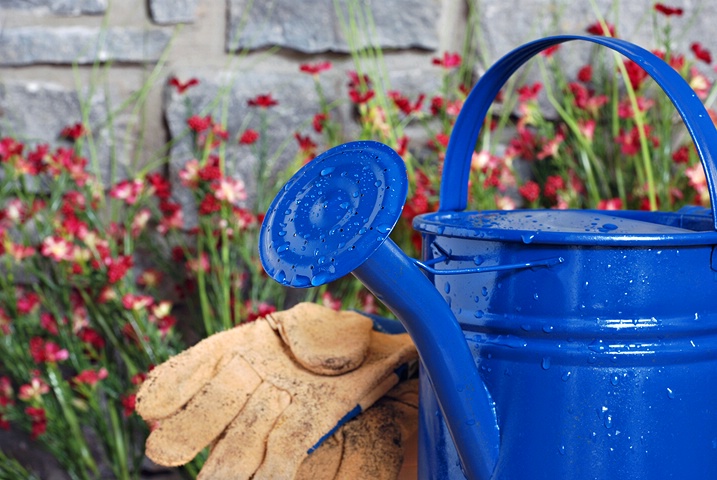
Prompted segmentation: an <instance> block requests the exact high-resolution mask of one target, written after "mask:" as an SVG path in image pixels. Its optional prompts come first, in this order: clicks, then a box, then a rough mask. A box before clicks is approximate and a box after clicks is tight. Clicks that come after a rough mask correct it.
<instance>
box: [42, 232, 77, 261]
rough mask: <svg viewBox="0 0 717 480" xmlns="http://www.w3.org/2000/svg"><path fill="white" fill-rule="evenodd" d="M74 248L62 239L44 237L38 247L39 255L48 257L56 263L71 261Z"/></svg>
mask: <svg viewBox="0 0 717 480" xmlns="http://www.w3.org/2000/svg"><path fill="white" fill-rule="evenodd" d="M74 250H75V246H74V245H73V244H72V243H70V242H68V241H67V240H65V239H64V238H62V237H58V236H54V235H53V236H51V237H46V238H45V239H44V240H43V241H42V245H41V246H40V253H42V255H44V256H45V257H50V258H51V259H53V260H54V261H56V262H62V261H69V260H72V259H73V255H74Z"/></svg>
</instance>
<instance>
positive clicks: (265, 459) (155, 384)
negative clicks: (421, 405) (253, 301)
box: [136, 303, 417, 480]
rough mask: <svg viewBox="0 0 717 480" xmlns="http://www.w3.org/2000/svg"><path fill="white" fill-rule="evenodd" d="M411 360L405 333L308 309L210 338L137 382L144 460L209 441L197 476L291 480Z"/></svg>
mask: <svg viewBox="0 0 717 480" xmlns="http://www.w3.org/2000/svg"><path fill="white" fill-rule="evenodd" d="M416 357H417V355H416V351H415V348H414V346H413V344H412V342H411V340H410V338H409V337H408V335H405V334H402V335H386V334H382V333H378V332H375V331H373V330H372V322H371V320H370V319H368V318H366V317H364V316H362V315H359V314H357V313H353V312H335V311H333V310H331V309H328V308H325V307H321V306H318V305H315V304H310V303H304V304H300V305H297V306H296V307H294V308H292V309H290V310H286V311H284V312H278V313H274V314H272V315H270V316H269V317H267V318H266V319H260V320H257V321H255V322H252V323H249V324H245V325H242V326H240V327H237V328H234V329H232V330H229V331H226V332H222V333H219V334H216V335H213V336H211V337H209V338H207V339H205V340H203V341H202V342H200V343H198V344H197V345H195V346H194V347H192V348H190V349H188V350H186V351H185V352H182V353H181V354H179V355H177V356H175V357H173V358H171V359H170V360H168V361H167V362H165V363H163V364H162V365H160V366H159V367H157V368H155V369H154V370H152V372H150V374H149V376H148V378H147V380H146V381H145V382H144V384H143V385H142V387H141V389H140V391H139V393H138V395H137V405H136V408H137V412H138V413H139V414H140V415H141V416H142V418H144V419H145V420H147V421H150V422H155V423H156V424H157V426H156V428H155V429H154V430H153V431H152V433H151V434H150V436H149V438H148V439H147V445H146V452H147V456H149V457H150V458H151V459H152V460H154V461H155V462H157V463H159V464H161V465H168V466H174V465H181V464H184V463H186V462H188V461H190V460H191V459H192V458H194V456H195V455H196V454H197V453H198V452H199V451H200V450H202V449H203V448H204V447H205V446H207V445H209V444H213V445H212V451H211V453H210V456H209V458H208V460H207V462H206V463H205V465H204V468H203V469H202V472H201V474H200V477H202V478H209V479H223V478H227V479H229V478H231V479H241V478H254V479H257V480H258V479H262V478H266V479H278V478H281V479H292V478H295V477H296V476H297V472H298V470H299V468H300V466H301V464H302V462H303V461H304V459H305V458H306V457H307V454H308V452H309V451H310V450H313V448H314V447H316V446H317V443H318V442H319V441H320V440H321V439H322V437H324V436H325V435H327V434H328V433H329V432H331V431H332V430H333V429H334V428H335V427H336V426H337V425H338V424H340V421H341V420H342V419H345V418H347V417H348V415H347V414H349V412H353V413H354V414H355V413H358V412H359V411H361V410H365V409H366V408H368V406H370V405H371V404H372V403H374V402H375V401H376V399H378V398H380V397H381V396H382V395H383V394H384V393H386V392H387V391H388V390H389V389H390V388H391V387H393V386H394V385H395V384H396V382H397V379H398V377H397V376H396V375H395V374H394V370H395V369H396V368H397V367H399V366H401V365H403V364H405V363H407V362H409V361H412V360H414V359H416Z"/></svg>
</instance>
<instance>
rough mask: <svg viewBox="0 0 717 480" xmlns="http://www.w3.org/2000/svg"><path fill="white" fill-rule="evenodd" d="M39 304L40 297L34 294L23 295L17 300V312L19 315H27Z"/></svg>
mask: <svg viewBox="0 0 717 480" xmlns="http://www.w3.org/2000/svg"><path fill="white" fill-rule="evenodd" d="M39 304H40V296H39V295H38V294H37V293H35V292H26V293H23V294H22V295H21V296H20V297H19V298H18V299H17V311H18V313H20V314H21V315H27V314H28V313H30V312H32V311H33V310H34V309H35V308H37V306H38V305H39Z"/></svg>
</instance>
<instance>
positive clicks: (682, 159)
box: [672, 145, 690, 163]
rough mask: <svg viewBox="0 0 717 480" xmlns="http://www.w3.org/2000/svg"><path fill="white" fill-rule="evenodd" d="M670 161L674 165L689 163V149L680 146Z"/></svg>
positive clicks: (685, 146)
mask: <svg viewBox="0 0 717 480" xmlns="http://www.w3.org/2000/svg"><path fill="white" fill-rule="evenodd" d="M672 161H673V162H675V163H688V162H689V161H690V148H689V147H688V146H687V145H682V146H681V147H680V148H678V149H677V151H675V153H673V154H672Z"/></svg>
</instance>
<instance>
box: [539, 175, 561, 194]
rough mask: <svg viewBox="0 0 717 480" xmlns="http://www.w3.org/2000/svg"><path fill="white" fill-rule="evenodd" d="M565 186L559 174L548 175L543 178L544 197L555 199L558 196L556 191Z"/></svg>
mask: <svg viewBox="0 0 717 480" xmlns="http://www.w3.org/2000/svg"><path fill="white" fill-rule="evenodd" d="M564 188H565V182H564V181H563V177H561V176H560V175H550V176H549V177H548V178H547V179H546V180H545V186H544V187H543V194H544V195H545V198H547V199H549V200H556V199H557V198H558V192H559V191H560V190H563V189H564Z"/></svg>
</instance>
